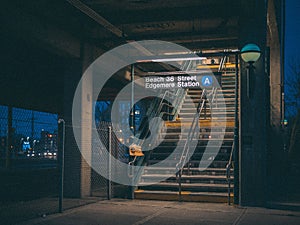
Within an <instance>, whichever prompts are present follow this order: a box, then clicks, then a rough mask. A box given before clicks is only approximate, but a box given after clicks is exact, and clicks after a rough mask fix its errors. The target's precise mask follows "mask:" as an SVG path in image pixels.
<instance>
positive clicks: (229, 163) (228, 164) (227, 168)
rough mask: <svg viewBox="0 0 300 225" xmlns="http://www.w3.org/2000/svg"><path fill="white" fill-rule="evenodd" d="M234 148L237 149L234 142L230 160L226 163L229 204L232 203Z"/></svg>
mask: <svg viewBox="0 0 300 225" xmlns="http://www.w3.org/2000/svg"><path fill="white" fill-rule="evenodd" d="M234 149H235V145H234V142H233V144H232V148H231V152H230V157H229V160H228V163H227V165H226V180H227V184H228V187H227V190H228V205H230V202H231V201H230V194H231V179H230V176H231V174H230V170H231V167H232V164H233V162H232V159H233V152H234Z"/></svg>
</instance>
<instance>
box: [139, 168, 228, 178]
mask: <svg viewBox="0 0 300 225" xmlns="http://www.w3.org/2000/svg"><path fill="white" fill-rule="evenodd" d="M182 171H183V173H187V172H189V173H191V174H195V175H197V174H201V175H223V176H225V174H226V169H225V168H205V169H201V168H200V169H199V168H195V167H193V168H189V169H188V168H186V167H184V168H183V170H182ZM175 172H176V169H175V168H174V167H155V166H150V167H146V168H145V169H144V173H145V174H147V173H149V174H175ZM230 172H231V173H232V172H233V169H231V170H230Z"/></svg>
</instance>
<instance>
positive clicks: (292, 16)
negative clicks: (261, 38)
mask: <svg viewBox="0 0 300 225" xmlns="http://www.w3.org/2000/svg"><path fill="white" fill-rule="evenodd" d="M285 7H286V18H285V58H284V59H285V65H284V66H285V67H284V68H285V69H284V70H285V74H284V75H285V96H286V97H285V103H286V117H289V116H294V115H295V114H296V112H297V110H296V108H297V107H296V106H291V103H292V102H295V101H296V102H298V108H299V106H300V99H298V100H296V99H294V91H295V90H291V88H290V86H289V85H288V83H290V82H293V81H295V80H294V79H293V78H291V76H295V73H294V72H293V70H291V66H290V65H291V64H294V63H296V64H297V68H298V69H297V70H298V73H300V42H299V41H300V1H299V0H286V6H285ZM298 81H300V79H299V80H298Z"/></svg>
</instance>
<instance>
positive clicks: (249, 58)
mask: <svg viewBox="0 0 300 225" xmlns="http://www.w3.org/2000/svg"><path fill="white" fill-rule="evenodd" d="M260 55H261V50H260V48H259V47H258V46H257V45H256V44H252V43H251V44H246V45H245V46H244V47H243V48H242V50H241V57H242V59H243V60H244V62H246V63H248V66H247V97H248V98H251V96H252V90H253V89H254V86H255V77H254V76H255V74H254V72H253V70H254V68H255V67H254V66H253V64H254V63H255V62H256V61H257V60H258V59H259V57H260Z"/></svg>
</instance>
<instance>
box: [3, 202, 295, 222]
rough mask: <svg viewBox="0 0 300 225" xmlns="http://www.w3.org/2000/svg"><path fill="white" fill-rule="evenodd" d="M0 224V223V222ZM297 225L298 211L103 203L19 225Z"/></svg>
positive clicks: (220, 206)
mask: <svg viewBox="0 0 300 225" xmlns="http://www.w3.org/2000/svg"><path fill="white" fill-rule="evenodd" d="M0 224H1V221H0ZM115 224H120V225H127V224H128V225H129V224H130V225H155V224H159V225H179V224H184V225H193V224H195V225H196V224H197V225H199V224H204V225H218V224H220V225H221V224H222V225H226V224H232V225H240V224H243V225H260V224H261V225H269V224H272V225H277V224H278V225H294V224H295V225H299V224H300V211H288V210H276V209H266V208H254V207H238V206H229V205H227V204H214V203H191V202H171V201H169V202H167V201H150V200H147V201H146V200H125V199H113V200H103V201H99V202H96V203H92V204H88V205H84V206H81V207H78V208H74V209H70V210H67V211H64V212H63V213H57V214H53V215H44V216H43V217H40V218H37V219H33V220H29V221H26V222H23V223H19V225H115Z"/></svg>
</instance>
